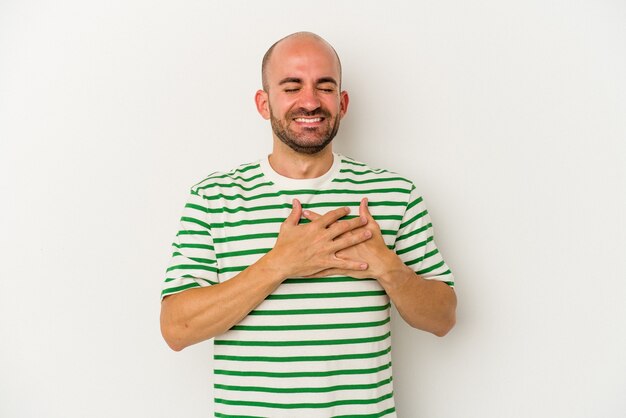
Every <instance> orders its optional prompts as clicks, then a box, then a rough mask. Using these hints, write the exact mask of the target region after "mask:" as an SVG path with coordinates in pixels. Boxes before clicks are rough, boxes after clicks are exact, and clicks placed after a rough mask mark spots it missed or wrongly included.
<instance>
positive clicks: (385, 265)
mask: <svg viewBox="0 0 626 418" xmlns="http://www.w3.org/2000/svg"><path fill="white" fill-rule="evenodd" d="M359 214H360V217H361V218H363V219H364V220H365V222H366V225H365V226H363V227H362V228H361V229H367V230H369V231H371V233H372V239H370V240H367V241H364V242H362V243H360V244H358V245H355V246H353V247H350V248H346V249H343V250H341V251H339V252H338V253H337V256H338V257H340V258H341V257H350V258H358V259H360V260H365V261H366V262H367V263H368V268H367V269H366V270H361V271H346V270H341V269H329V270H326V271H324V272H323V274H324V275H332V274H345V275H349V276H352V277H356V278H372V277H373V278H375V279H376V280H378V282H379V283H380V285H381V286H382V287H383V289H385V292H387V294H388V295H389V297H390V299H391V301H392V302H393V304H394V305H395V307H396V308H397V309H398V312H399V313H400V315H401V316H402V318H403V319H404V320H405V321H406V322H407V323H408V324H409V325H411V326H412V327H414V328H418V329H421V330H423V331H428V332H430V333H433V334H435V335H437V336H440V337H441V336H444V335H446V334H447V333H448V331H450V330H451V329H452V327H453V326H454V324H455V322H456V315H455V311H456V294H455V293H454V290H453V289H452V288H451V287H450V286H448V285H447V284H446V283H443V282H441V281H438V280H428V279H424V278H423V277H421V276H419V275H418V274H416V273H415V272H414V271H413V270H412V269H411V268H410V267H408V266H407V265H405V264H404V262H403V261H402V260H401V259H400V257H399V256H398V255H397V254H396V253H395V252H393V251H392V250H390V249H389V248H387V245H386V244H385V241H384V239H383V237H382V234H381V231H380V227H379V226H378V223H377V222H376V221H375V220H374V218H373V217H372V215H371V214H370V213H369V210H368V209H367V199H363V200H362V201H361V206H360V207H359ZM304 216H305V217H307V218H308V219H317V217H318V216H319V215H317V214H315V213H314V212H310V211H305V212H304ZM358 232H360V231H359V230H355V231H349V232H348V233H347V235H349V234H352V233H358Z"/></svg>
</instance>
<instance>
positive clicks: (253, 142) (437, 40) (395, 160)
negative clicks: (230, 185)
mask: <svg viewBox="0 0 626 418" xmlns="http://www.w3.org/2000/svg"><path fill="white" fill-rule="evenodd" d="M624 22H626V4H625V3H624V2H623V1H618V0H614V1H610V0H595V1H593V0H580V1H565V0H561V1H556V0H554V1H552V0H548V1H545V0H542V1H539V0H531V1H526V2H520V1H496V0H479V1H472V2H467V1H460V0H449V1H439V2H432V1H422V0H418V1H415V0H413V1H409V0H406V1H391V2H385V3H384V5H383V4H382V3H381V2H370V1H343V2H332V1H319V2H317V3H305V4H301V3H294V2H287V1H264V2H243V1H239V2H216V1H187V2H175V1H167V0H163V1H147V0H137V1H120V0H114V1H88V2H84V1H77V0H71V1H63V2H51V1H17V0H0V188H1V189H0V196H2V201H1V204H0V211H1V216H0V231H1V233H0V256H1V259H2V264H1V265H2V272H1V274H0V416H1V417H6V418H18V417H19V418H31V417H53V418H67V417H71V418H74V417H77V418H78V417H81V418H82V417H208V416H211V415H212V409H211V396H212V394H211V387H212V383H211V382H212V380H211V374H210V371H211V344H210V343H203V344H200V345H197V346H194V347H190V348H188V349H186V350H184V351H183V352H180V353H174V352H172V351H170V350H169V349H168V348H167V346H166V345H165V343H164V342H163V341H162V339H161V336H160V332H159V328H158V315H159V291H160V286H161V281H162V280H163V275H164V270H165V267H166V264H167V261H168V258H169V255H170V254H169V253H170V248H169V244H170V242H171V240H172V238H173V235H174V234H175V231H176V228H177V223H178V217H179V215H180V213H181V209H182V205H183V204H184V201H185V199H186V195H187V190H188V188H189V187H190V186H191V185H193V184H194V183H195V182H197V181H199V180H201V179H202V178H203V177H204V176H205V175H207V174H209V173H210V172H213V171H216V170H226V169H229V168H231V167H234V166H235V165H238V164H240V163H243V162H249V161H254V160H257V159H258V158H260V157H261V156H263V155H265V154H267V153H268V152H269V151H270V144H271V133H270V128H269V126H268V124H267V123H266V122H265V121H264V120H263V119H261V117H260V116H259V115H258V114H257V113H256V110H255V108H254V105H253V100H252V99H253V95H254V92H255V91H256V89H257V88H259V86H260V68H259V67H260V61H261V57H262V55H263V53H264V52H265V50H266V49H267V48H268V47H269V45H271V43H273V42H274V41H275V40H277V39H278V38H280V37H282V36H284V35H287V34H289V33H291V32H295V31H299V30H310V31H314V32H317V33H319V34H320V35H322V36H324V37H325V38H327V39H328V40H329V41H330V42H331V43H332V44H333V45H334V46H335V48H336V49H337V51H338V52H339V54H340V55H341V57H342V60H343V65H344V87H345V89H347V90H348V92H349V93H350V95H351V104H350V109H349V112H348V115H347V116H346V118H345V119H344V121H343V123H342V127H341V130H340V133H339V135H338V137H337V138H336V140H335V141H336V142H335V143H336V147H335V149H336V150H337V151H339V152H341V153H344V154H346V155H349V156H352V157H354V158H357V159H359V160H362V161H365V162H368V163H369V164H371V165H373V166H378V167H385V168H388V169H392V170H393V171H397V172H399V173H401V174H402V175H404V176H407V177H409V178H411V179H413V180H414V181H415V182H416V184H417V186H418V188H419V189H420V191H421V193H422V194H423V196H424V197H425V200H426V202H427V204H428V206H429V209H430V212H431V215H432V217H433V221H434V224H435V230H436V234H437V235H436V236H437V241H438V244H439V247H440V248H441V250H442V252H443V254H444V256H445V257H446V260H447V262H448V264H449V265H450V266H451V268H452V269H453V271H454V272H455V275H456V278H457V288H456V289H457V293H458V296H459V309H458V324H457V326H456V328H455V329H454V330H453V331H452V332H451V333H450V334H449V335H448V336H446V337H445V338H443V339H439V338H437V337H434V336H431V335H428V334H425V333H421V332H418V331H414V330H412V329H410V328H409V327H408V326H406V325H405V324H403V323H402V321H401V319H400V318H399V317H397V316H395V317H394V324H393V338H394V352H393V359H394V374H395V388H396V397H397V409H398V413H399V416H400V417H402V418H421V417H425V418H474V417H476V418H479V417H480V418H484V417H494V418H496V417H498V418H500V417H519V418H527V417H546V418H553V417H567V418H574V417H576V418H579V417H580V418H583V417H603V418H617V417H623V416H624V414H626V400H625V398H624V393H626V355H625V354H624V353H626V324H625V320H626V303H625V299H626V280H625V279H626V277H625V272H626V261H625V260H626V256H625V252H626V222H625V214H626V192H625V191H626V168H625V167H626V158H625V157H626V146H625V141H626V118H625V116H626V77H624V74H626V49H625V48H624V45H625V44H626V25H624ZM303 418H304V417H303Z"/></svg>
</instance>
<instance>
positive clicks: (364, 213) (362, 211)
mask: <svg viewBox="0 0 626 418" xmlns="http://www.w3.org/2000/svg"><path fill="white" fill-rule="evenodd" d="M367 203H368V200H367V197H364V198H363V199H361V204H360V205H359V216H361V217H362V218H365V219H367V220H368V221H371V220H373V219H374V218H372V215H371V214H370V211H369V209H368V208H367Z"/></svg>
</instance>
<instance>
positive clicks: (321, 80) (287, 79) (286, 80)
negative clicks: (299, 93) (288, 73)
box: [278, 77, 337, 86]
mask: <svg viewBox="0 0 626 418" xmlns="http://www.w3.org/2000/svg"><path fill="white" fill-rule="evenodd" d="M288 83H298V84H302V79H301V78H298V77H285V78H283V79H282V80H280V82H279V83H278V85H279V86H282V85H283V84H288ZM322 83H332V84H334V85H337V80H335V79H334V78H332V77H322V78H319V79H318V80H317V82H316V84H322Z"/></svg>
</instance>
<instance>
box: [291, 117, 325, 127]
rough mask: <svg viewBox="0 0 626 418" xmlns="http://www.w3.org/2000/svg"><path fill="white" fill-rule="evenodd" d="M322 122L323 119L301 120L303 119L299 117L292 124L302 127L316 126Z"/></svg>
mask: <svg viewBox="0 0 626 418" xmlns="http://www.w3.org/2000/svg"><path fill="white" fill-rule="evenodd" d="M323 120H324V118H323V117H320V116H318V117H315V118H303V117H299V118H295V119H294V122H296V123H298V124H302V125H317V124H319V123H320V122H322V121H323Z"/></svg>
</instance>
